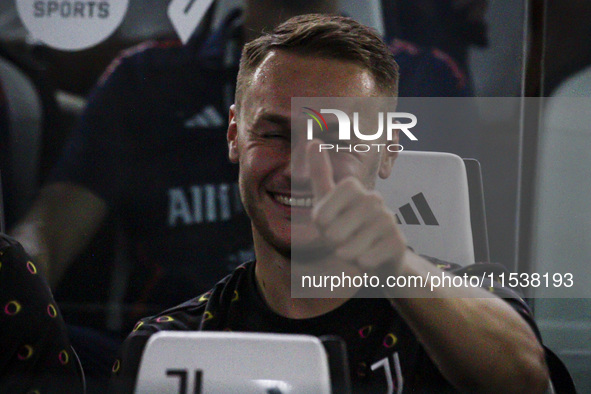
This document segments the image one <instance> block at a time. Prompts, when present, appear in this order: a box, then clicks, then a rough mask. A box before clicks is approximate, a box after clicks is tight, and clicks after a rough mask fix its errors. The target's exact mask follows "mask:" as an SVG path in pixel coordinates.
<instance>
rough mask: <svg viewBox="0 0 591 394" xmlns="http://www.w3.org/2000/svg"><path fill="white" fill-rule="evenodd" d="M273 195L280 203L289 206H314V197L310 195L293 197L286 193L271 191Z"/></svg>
mask: <svg viewBox="0 0 591 394" xmlns="http://www.w3.org/2000/svg"><path fill="white" fill-rule="evenodd" d="M271 196H272V197H273V199H274V200H275V201H277V202H278V203H279V204H281V205H284V206H287V207H297V208H312V207H313V206H314V198H312V197H311V196H309V197H293V196H288V195H285V194H277V193H271Z"/></svg>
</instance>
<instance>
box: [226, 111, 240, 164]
mask: <svg viewBox="0 0 591 394" xmlns="http://www.w3.org/2000/svg"><path fill="white" fill-rule="evenodd" d="M236 122H237V119H236V104H232V105H231V106H230V114H229V123H228V132H227V134H226V139H227V140H228V157H229V158H230V161H231V162H232V163H238V124H237V123H236Z"/></svg>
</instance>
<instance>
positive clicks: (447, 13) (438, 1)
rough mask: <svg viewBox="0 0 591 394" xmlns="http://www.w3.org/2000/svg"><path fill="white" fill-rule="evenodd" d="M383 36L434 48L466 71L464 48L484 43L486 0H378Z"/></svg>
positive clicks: (485, 41)
mask: <svg viewBox="0 0 591 394" xmlns="http://www.w3.org/2000/svg"><path fill="white" fill-rule="evenodd" d="M382 8H383V10H384V25H385V27H386V37H388V38H398V39H402V40H407V41H410V42H413V43H415V44H418V45H420V46H424V47H431V48H436V49H438V50H441V51H443V52H444V53H445V54H447V55H449V56H451V57H452V58H453V59H454V60H455V61H456V62H458V64H459V65H460V67H462V69H463V71H464V72H465V73H468V71H469V67H468V50H469V49H470V47H471V46H476V47H486V46H487V45H488V35H487V25H486V20H485V18H484V17H485V13H486V9H487V0H382Z"/></svg>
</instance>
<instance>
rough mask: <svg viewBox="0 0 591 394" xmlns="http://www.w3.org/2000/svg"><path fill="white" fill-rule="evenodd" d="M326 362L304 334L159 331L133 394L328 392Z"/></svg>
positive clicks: (314, 342)
mask: <svg viewBox="0 0 591 394" xmlns="http://www.w3.org/2000/svg"><path fill="white" fill-rule="evenodd" d="M329 376H330V375H329V367H328V359H327V356H326V352H325V350H324V347H323V346H322V344H321V342H320V340H319V339H318V338H316V337H313V336H307V335H286V334H260V333H235V332H176V331H163V332H159V333H156V334H154V335H153V336H152V337H151V338H150V339H149V341H148V343H147V345H146V347H145V350H144V353H143V355H142V360H141V363H140V368H139V373H138V378H137V384H136V392H137V393H164V392H166V393H169V392H170V393H177V392H179V393H185V392H191V393H193V392H195V393H203V394H206V393H244V394H248V393H319V394H321V393H330V377H329Z"/></svg>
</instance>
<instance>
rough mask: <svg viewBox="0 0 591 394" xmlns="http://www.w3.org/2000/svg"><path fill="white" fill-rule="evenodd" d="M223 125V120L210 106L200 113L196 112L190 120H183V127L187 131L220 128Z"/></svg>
mask: <svg viewBox="0 0 591 394" xmlns="http://www.w3.org/2000/svg"><path fill="white" fill-rule="evenodd" d="M223 125H224V119H223V118H222V117H221V116H220V114H219V113H218V111H217V110H216V109H215V108H214V107H213V106H212V105H208V106H207V107H205V108H203V109H202V110H201V112H198V113H197V114H195V115H193V116H192V117H191V118H189V119H187V120H185V127H186V128H188V129H193V128H201V129H207V128H214V127H221V126H223Z"/></svg>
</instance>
